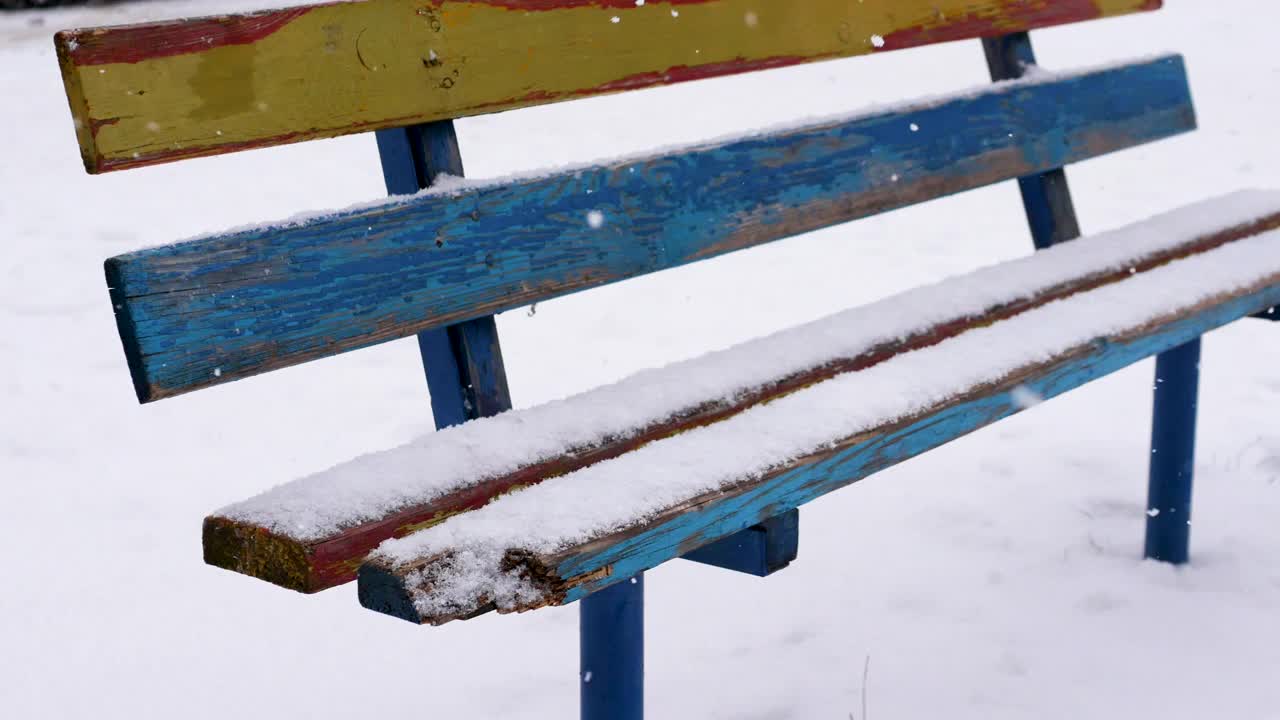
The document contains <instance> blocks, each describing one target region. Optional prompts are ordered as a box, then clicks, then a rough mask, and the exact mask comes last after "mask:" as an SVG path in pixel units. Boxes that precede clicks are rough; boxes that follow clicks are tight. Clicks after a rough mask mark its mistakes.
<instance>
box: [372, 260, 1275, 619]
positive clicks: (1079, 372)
mask: <svg viewBox="0 0 1280 720" xmlns="http://www.w3.org/2000/svg"><path fill="white" fill-rule="evenodd" d="M1276 304H1280V275H1273V276H1271V277H1269V278H1267V279H1266V280H1264V281H1262V282H1259V283H1256V284H1254V285H1253V286H1251V287H1249V288H1243V289H1240V290H1237V291H1234V292H1229V293H1222V294H1220V295H1218V296H1216V297H1214V298H1211V299H1209V300H1206V301H1204V302H1202V303H1200V304H1199V305H1198V306H1197V307H1195V308H1192V309H1190V310H1187V311H1183V312H1180V313H1178V314H1177V315H1174V316H1168V317H1164V318H1160V319H1157V320H1154V321H1152V322H1150V323H1148V324H1147V325H1145V326H1144V327H1142V328H1138V329H1134V330H1132V331H1129V332H1126V333H1122V334H1118V335H1114V336H1108V337H1099V338H1096V339H1094V340H1093V341H1091V342H1089V343H1085V344H1082V345H1080V346H1078V347H1076V348H1074V349H1072V350H1070V351H1068V352H1065V353H1062V354H1060V355H1059V356H1058V357H1057V358H1055V359H1053V360H1051V361H1048V362H1045V363H1039V364H1036V365H1033V366H1029V367H1026V368H1023V369H1022V370H1020V371H1017V372H1015V373H1012V374H1011V375H1009V376H1008V377H1006V378H1005V379H1004V380H1002V381H999V382H995V383H990V384H988V385H985V386H982V387H978V388H974V389H973V390H972V391H970V392H969V393H967V394H965V395H964V396H962V397H960V398H956V399H953V400H951V401H949V402H946V403H943V404H941V405H940V406H936V407H934V408H931V409H930V410H927V411H925V412H922V413H919V414H917V415H915V416H913V417H910V418H906V419H904V420H902V421H900V422H897V423H893V424H890V425H888V426H886V427H884V428H880V429H877V430H874V431H869V432H866V433H861V434H859V435H857V436H855V437H852V438H849V439H847V440H845V441H844V442H842V443H839V444H838V445H837V446H836V447H834V448H833V449H831V450H829V451H823V452H822V453H816V454H813V455H810V456H808V457H804V458H800V459H797V460H795V461H793V462H792V463H789V464H788V465H787V466H785V467H783V468H780V469H778V470H776V471H774V472H772V473H769V474H768V475H767V476H765V477H764V478H762V479H760V480H758V481H753V482H750V483H747V484H744V485H743V486H741V487H738V488H735V489H733V490H729V491H721V492H714V493H709V494H707V495H704V496H701V497H698V498H695V499H692V500H690V501H688V502H686V503H684V504H682V505H681V506H679V507H677V508H673V509H671V510H669V511H667V512H665V513H663V514H662V515H660V516H659V517H657V518H655V519H653V520H651V521H650V522H649V523H647V524H646V525H645V526H643V527H638V528H632V529H629V530H625V531H622V532H619V533H615V534H613V535H610V536H607V537H602V538H599V539H596V540H593V541H590V542H587V543H584V544H582V545H579V546H577V547H574V548H571V549H569V550H566V551H564V552H562V553H557V554H555V555H550V556H537V555H533V554H531V553H528V552H524V551H510V552H508V555H507V558H506V561H505V562H504V566H505V567H508V568H513V569H519V570H518V571H519V572H521V574H523V575H524V576H525V577H527V578H529V579H531V580H533V581H534V582H535V583H537V584H539V585H540V586H542V587H543V588H544V591H545V593H546V596H545V600H544V601H542V602H539V603H535V604H532V605H529V606H525V607H517V608H512V609H507V610H503V612H512V611H514V612H523V611H526V610H533V609H537V608H539V607H545V606H547V605H562V604H568V603H571V602H574V601H577V600H580V599H582V598H583V597H585V596H586V595H589V594H591V593H593V592H596V591H599V590H601V589H604V588H606V587H608V586H610V585H612V584H614V583H615V582H619V581H621V580H624V579H626V578H628V577H631V576H633V575H635V574H637V573H639V572H643V571H645V570H648V569H651V568H653V567H656V566H657V565H660V564H661V563H663V562H666V561H668V560H671V559H674V558H677V557H680V556H681V555H684V554H686V553H688V552H690V551H692V550H694V549H696V548H699V547H702V546H704V545H706V544H708V543H711V542H714V541H716V540H719V539H721V538H723V537H727V536H729V535H732V534H733V533H736V532H739V531H741V530H742V529H744V528H747V527H750V526H751V525H754V524H756V523H759V522H761V521H763V520H765V519H766V518H768V517H771V516H774V515H777V514H779V513H782V512H786V511H787V510H789V509H793V508H796V507H799V506H800V505H802V504H804V503H806V502H809V501H811V500H814V499H816V498H818V497H821V496H822V495H825V494H827V493H829V492H832V491H834V490H836V489H839V488H841V487H844V486H846V485H849V484H852V483H853V482H856V481H858V480H861V479H863V478H865V477H867V476H869V475H871V474H873V473H875V472H878V471H880V470H884V469H886V468H889V467H891V466H893V465H896V464H897V463H899V462H902V461H903V460H906V459H909V458H911V457H914V456H916V455H919V454H922V453H924V452H927V451H928V450H931V449H933V448H936V447H938V446H940V445H943V444H945V443H947V442H949V441H951V440H954V439H957V438H959V437H962V436H964V435H967V434H969V433H971V432H973V431H975V430H978V429H980V428H982V427H985V426H987V425H990V424H993V423H995V422H997V421H999V420H1001V419H1004V418H1006V417H1009V416H1011V415H1014V414H1016V413H1018V412H1021V410H1023V409H1025V408H1024V406H1023V404H1021V403H1019V402H1017V400H1016V399H1014V398H1013V396H1012V393H1013V391H1014V389H1015V388H1018V387H1019V386H1021V387H1025V388H1028V389H1030V390H1031V391H1033V392H1035V393H1036V394H1037V395H1039V396H1040V397H1043V398H1045V399H1049V398H1052V397H1056V396H1057V395H1060V394H1062V393H1064V392H1066V391H1068V390H1071V389H1074V388H1076V387H1079V386H1081V385H1084V384H1086V383H1088V382H1091V381H1092V380H1095V379H1097V378H1100V377H1103V376H1105V375H1108V374H1110V373H1112V372H1115V371H1117V370H1120V369H1122V368H1124V367H1126V366H1128V365H1131V364H1133V363H1135V362H1137V361H1139V360H1143V359H1145V358H1147V357H1150V356H1153V355H1157V354H1159V353H1161V352H1164V351H1166V350H1168V349H1170V348H1173V347H1177V346H1178V345H1181V344H1183V343H1185V342H1187V341H1189V340H1191V339H1194V338H1196V337H1199V336H1200V335H1203V334H1204V333H1206V332H1208V331H1210V330H1212V329H1215V328H1217V327H1220V326H1222V325H1225V324H1227V323H1230V322H1232V321H1235V320H1237V319H1240V318H1243V317H1246V316H1248V315H1250V314H1252V313H1255V312H1258V311H1259V310H1261V309H1263V308H1267V307H1271V306H1273V305H1276ZM1186 312H1190V313H1192V314H1191V315H1189V316H1188V315H1185V313H1186ZM863 454H867V455H870V457H862V458H860V459H859V456H860V455H863ZM855 460H858V462H857V463H856V464H855V465H854V466H853V467H844V466H845V465H846V464H848V463H849V462H851V461H855ZM437 560H438V558H428V559H425V560H423V561H421V562H418V563H412V564H409V565H401V566H398V567H392V566H389V565H387V564H385V563H383V562H380V561H374V560H370V561H366V562H365V564H364V565H362V566H361V568H360V571H359V576H358V582H359V588H358V595H359V598H360V602H361V604H362V605H363V606H364V607H366V608H368V609H371V610H375V611H378V612H382V613H385V614H388V615H392V616H393V617H399V618H401V619H405V620H408V621H410V622H416V623H419V624H434V625H438V624H443V623H445V622H449V621H452V620H457V619H466V618H467V617H472V616H474V615H475V614H478V613H480V612H487V611H488V610H492V609H496V608H494V607H493V605H492V604H483V605H482V606H481V607H480V608H479V609H478V610H476V611H475V612H469V613H467V614H466V615H465V616H450V615H441V616H431V617H425V616H422V615H421V614H420V613H419V611H418V610H417V608H416V606H415V605H414V603H413V600H412V598H413V595H414V590H413V588H411V587H408V586H407V585H406V584H405V582H404V576H405V575H407V574H409V573H411V572H414V571H416V570H419V569H421V568H422V567H425V566H427V565H429V564H430V563H432V562H435V561H437Z"/></svg>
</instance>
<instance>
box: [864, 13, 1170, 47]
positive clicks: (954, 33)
mask: <svg viewBox="0 0 1280 720" xmlns="http://www.w3.org/2000/svg"><path fill="white" fill-rule="evenodd" d="M1163 5H1164V0H1146V2H1145V3H1143V5H1142V6H1141V8H1139V9H1140V10H1142V11H1147V10H1159V9H1160V8H1161V7H1163ZM1100 17H1102V10H1101V9H1099V8H1098V5H1097V3H1095V2H1093V0H1020V1H1019V2H1018V3H1015V4H1011V5H1009V6H1008V7H1006V8H1004V10H1003V12H1001V13H1000V15H999V16H997V18H991V17H988V16H986V15H979V14H977V13H969V14H967V15H964V16H959V17H948V18H947V19H946V23H945V24H943V25H939V26H933V27H924V26H918V27H914V28H904V29H902V30H896V31H894V32H892V33H890V34H888V35H886V36H885V37H884V45H883V46H880V47H878V48H877V50H878V51H881V52H883V51H887V50H902V49H905V48H911V47H919V46H921V45H932V44H934V43H944V42H951V41H953V40H969V39H972V38H975V37H996V36H999V35H1004V34H1006V33H1008V30H1007V29H1005V28H1002V27H1001V26H1000V24H1001V23H1010V22H1012V23H1015V24H1017V25H1019V26H1021V27H1025V28H1026V29H1028V30H1033V29H1035V28H1044V27H1050V26H1052V25H1066V24H1068V23H1074V22H1082V21H1085V20H1096V19H1097V18H1100Z"/></svg>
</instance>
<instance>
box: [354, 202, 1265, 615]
mask: <svg viewBox="0 0 1280 720" xmlns="http://www.w3.org/2000/svg"><path fill="white" fill-rule="evenodd" d="M1204 211H1205V212H1209V208H1204ZM1166 220H1167V217H1166ZM1161 224H1163V222H1157V223H1155V225H1157V226H1159V225H1161ZM1123 239H1125V238H1123V237H1112V238H1110V241H1116V240H1123ZM1106 241H1108V240H1107V238H1106V236H1099V237H1096V238H1094V239H1093V240H1092V241H1084V242H1081V243H1079V245H1078V246H1077V247H1085V248H1090V249H1093V250H1101V249H1102V248H1101V247H1099V245H1100V243H1103V242H1106ZM1045 255H1046V256H1049V257H1050V258H1051V257H1052V255H1053V253H1045ZM1010 270H1011V271H1013V269H1012V268H1010ZM1277 278H1280V231H1273V232H1269V233H1265V234H1262V235H1258V236H1254V237H1251V238H1247V239H1244V240H1239V241H1236V242H1233V243H1231V244H1228V245H1226V246H1223V247H1221V248H1218V249H1216V250H1212V251H1209V252H1206V253H1202V254H1198V255H1194V256H1191V257H1189V258H1187V259H1183V260H1179V261H1176V262H1173V263H1170V264H1168V265H1165V266H1162V267H1158V268H1156V269H1153V270H1150V271H1147V272H1144V273H1141V274H1138V275H1135V276H1133V277H1132V278H1128V279H1126V280H1124V281H1121V282H1119V283H1114V284H1111V285H1105V286H1102V287H1100V288H1098V289H1096V290H1092V291H1089V292H1085V293H1080V294H1077V295H1073V296H1070V297H1068V298H1065V299H1062V300H1058V301H1055V302H1052V303H1049V304H1047V305H1044V306H1042V307H1040V308H1037V309H1034V310H1030V311H1028V312H1025V313H1022V314H1020V315H1017V316H1015V317H1013V318H1011V319H1009V320H1005V321H1001V322H999V323H996V324H994V325H991V326H987V327H982V328H978V329H974V330H970V331H968V332H965V333H963V334H961V335H959V336H956V337H955V338H952V339H949V340H946V341H944V342H942V343H939V344H938V345H935V346H932V347H928V348H924V349H920V350H915V351H912V352H908V353H904V354H902V355H898V356H895V357H893V358H891V359H890V360H887V361H885V362H883V363H881V364H879V365H875V366H872V367H870V368H868V369H866V370H861V371H857V372H851V373H846V374H844V375H840V376H837V377H836V378H833V379H831V380H827V381H825V382H822V383H818V384H816V385H814V386H811V387H810V388H807V389H805V390H802V391H799V392H796V393H794V394H792V395H789V396H786V397H783V398H781V399H778V400H776V401H773V402H770V403H767V404H763V405H757V406H755V407H754V408H751V409H749V410H747V411H746V412H744V413H741V414H739V415H735V416H733V417H731V418H729V419H727V420H724V421H722V422H719V423H715V424H712V425H708V426H704V427H700V428H697V429H694V430H690V431H688V432H685V433H682V434H680V435H676V436H674V437H671V438H668V439H664V440H661V441H658V442H654V443H651V444H649V445H646V446H643V447H641V448H640V449H638V450H635V451H633V452H631V453H628V454H626V455H622V456H620V457H618V458H615V459H612V460H607V461H604V462H601V463H597V464H596V465H592V466H590V467H587V468H584V469H582V470H579V471H576V472H573V473H570V474H567V475H564V476H561V477H556V478H551V479H549V480H546V481H544V482H543V483H542V484H539V485H536V486H533V487H531V488H528V489H526V490H523V491H520V492H517V493H513V494H510V495H506V496H503V497H501V498H499V499H497V500H495V501H494V502H493V503H491V504H489V505H487V506H485V507H484V508H481V509H479V510H475V511H472V512H469V513H465V514H462V515H458V516H454V517H452V518H450V519H449V520H447V521H445V522H444V523H442V524H440V525H437V526H435V527H432V528H429V529H426V530H422V531H419V532H417V533H414V534H412V535H409V536H407V537H404V538H401V539H396V540H388V541H386V542H384V543H383V544H382V545H381V546H380V547H379V548H378V550H376V551H375V552H374V553H373V555H371V559H374V560H377V561H381V562H386V563H390V564H392V565H400V564H404V563H410V562H414V561H421V560H423V559H425V558H432V557H439V556H443V557H444V558H445V563H443V564H433V565H427V566H426V568H425V569H423V570H417V571H414V572H413V573H410V574H409V576H408V577H407V581H408V583H409V585H410V587H411V588H414V589H415V590H416V592H415V596H414V602H415V605H416V606H417V609H418V610H419V612H421V613H422V614H423V615H424V616H426V617H432V616H441V615H452V614H457V613H459V612H466V611H468V610H471V609H475V608H477V607H478V603H480V602H484V601H492V602H494V603H496V604H497V606H498V607H499V608H502V609H519V608H521V607H527V606H529V605H530V604H531V598H532V599H533V600H534V601H536V600H537V599H538V592H539V590H538V588H537V587H536V586H535V585H534V584H533V583H532V582H531V581H530V580H528V579H527V578H525V577H523V576H522V575H521V574H520V569H519V568H516V569H510V570H503V569H502V566H503V563H502V560H503V558H504V556H505V555H506V553H507V551H508V550H518V551H526V552H531V553H536V554H546V553H555V552H558V551H562V550H566V549H568V548H569V547H571V546H573V545H577V544H580V543H583V542H587V541H590V540H593V539H596V538H599V537H602V536H605V535H608V534H610V533H614V532H617V531H620V530H623V529H626V528H629V527H635V526H637V525H639V524H642V523H644V522H645V521H646V520H647V519H650V518H652V517H654V516H655V515H657V514H658V513H660V512H662V511H664V510H668V509H670V508H673V507H676V506H679V505H680V504H682V503H684V502H687V501H689V500H691V499H694V498H696V497H698V496H700V495H703V494H705V493H708V492H712V491H716V490H724V489H728V488H731V487H733V486H735V485H738V484H740V483H742V482H744V481H748V480H751V479H754V478H759V477H761V476H762V475H763V474H765V473H767V472H768V471H769V470H771V469H774V468H777V467H780V466H783V465H785V464H786V463H787V462H788V461H790V460H793V459H795V458H797V457H802V456H804V455H808V454H810V453H813V452H818V451H820V450H822V449H823V448H827V447H830V446H832V445H833V444H835V443H837V442H839V441H842V440H844V439H846V438H849V437H852V436H855V435H857V434H859V433H863V432H867V431H870V430H874V429H875V428H877V427H882V426H884V425H887V424H891V423H893V422H895V421H898V420H901V419H904V418H906V417H909V416H912V415H914V414H917V413H920V412H923V411H925V410H928V409H929V408H933V407H937V406H938V405H939V404H940V403H944V402H946V401H948V400H950V399H953V398H955V397H957V396H959V395H961V394H963V393H964V392H966V391H968V390H970V389H972V388H973V387H975V386H978V385H982V384H985V383H991V382H999V381H1000V380H1002V379H1004V378H1006V377H1008V376H1009V375H1010V374H1012V373H1013V372H1014V371H1016V370H1018V369H1020V368H1025V367H1028V366H1032V365H1035V364H1037V363H1041V362H1045V361H1049V360H1052V359H1053V358H1055V357H1060V356H1061V355H1062V354H1063V353H1065V352H1067V351H1070V350H1072V349H1074V348H1078V347H1081V346H1083V345H1086V344H1088V343H1089V342H1091V341H1092V340H1094V339H1095V338H1098V337H1103V336H1114V335H1117V334H1123V333H1125V332H1126V331H1131V330H1135V329H1138V328H1140V327H1142V326H1143V325H1145V324H1147V323H1149V322H1151V321H1153V320H1155V319H1157V318H1160V317H1164V316H1168V315H1170V314H1173V313H1177V312H1178V311H1179V310H1180V309H1185V308H1190V307H1192V306H1194V305H1195V304H1197V303H1199V302H1201V301H1204V300H1207V299H1210V298H1212V297H1214V296H1218V295H1221V294H1223V293H1227V292H1231V291H1234V290H1239V289H1243V288H1248V287H1253V286H1256V285H1257V284H1258V283H1260V282H1275V281H1276V279H1277ZM939 299H942V298H939ZM532 604H536V602H534V603H532Z"/></svg>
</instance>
